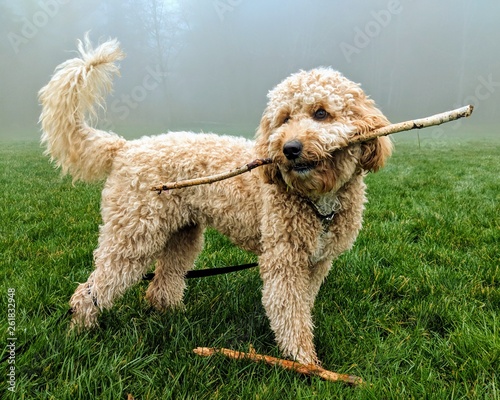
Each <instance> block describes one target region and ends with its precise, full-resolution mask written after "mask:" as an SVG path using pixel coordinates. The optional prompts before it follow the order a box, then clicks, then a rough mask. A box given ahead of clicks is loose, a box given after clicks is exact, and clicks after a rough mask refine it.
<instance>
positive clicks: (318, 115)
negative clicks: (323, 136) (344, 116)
mask: <svg viewBox="0 0 500 400" xmlns="http://www.w3.org/2000/svg"><path fill="white" fill-rule="evenodd" d="M327 117H328V113H327V112H326V110H325V109H324V108H319V109H318V110H316V111H315V112H314V114H313V118H314V119H315V120H316V121H323V120H325V119H326V118H327Z"/></svg>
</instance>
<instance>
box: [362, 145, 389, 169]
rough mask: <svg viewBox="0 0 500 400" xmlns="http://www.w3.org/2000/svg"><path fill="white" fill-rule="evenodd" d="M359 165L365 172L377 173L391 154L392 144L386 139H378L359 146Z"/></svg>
mask: <svg viewBox="0 0 500 400" xmlns="http://www.w3.org/2000/svg"><path fill="white" fill-rule="evenodd" d="M361 151H362V153H361V158H360V165H361V168H363V169H364V170H365V171H372V172H377V171H378V170H379V169H380V168H382V167H383V166H384V165H385V162H386V160H387V159H388V158H389V156H390V155H391V153H392V142H391V139H389V138H388V137H385V136H384V137H379V138H376V139H373V140H370V141H369V142H365V143H362V144H361Z"/></svg>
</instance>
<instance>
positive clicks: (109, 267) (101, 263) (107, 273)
mask: <svg viewBox="0 0 500 400" xmlns="http://www.w3.org/2000/svg"><path fill="white" fill-rule="evenodd" d="M117 226H119V225H118V224H117V221H112V223H111V221H110V222H108V223H107V224H105V225H104V226H102V228H101V233H100V236H99V246H98V248H97V249H96V250H95V251H94V262H95V270H94V271H93V272H92V274H91V275H90V277H89V279H88V280H87V282H85V283H82V284H80V285H79V286H78V288H77V289H76V291H75V293H74V294H73V296H72V297H71V300H70V306H71V308H72V311H73V316H72V321H71V327H72V328H77V329H81V328H91V327H93V326H96V325H97V316H98V314H99V312H100V311H101V310H102V309H108V308H111V307H112V305H113V302H114V301H115V300H116V299H117V298H118V297H119V296H121V295H123V293H124V292H125V290H126V289H128V288H129V287H130V286H132V285H133V284H135V283H137V282H139V281H140V280H141V278H142V276H143V275H144V273H145V272H146V271H147V269H148V268H149V267H150V265H151V263H152V262H153V260H154V258H155V257H156V256H157V255H158V254H159V253H160V251H161V248H162V246H163V244H164V243H165V239H166V236H167V235H166V232H165V231H163V230H161V229H158V228H156V229H155V228H154V225H153V224H149V223H145V222H144V223H138V224H135V225H134V226H133V229H132V228H131V229H130V230H129V231H128V232H125V231H126V228H124V227H123V226H122V227H121V230H120V229H119V228H117Z"/></svg>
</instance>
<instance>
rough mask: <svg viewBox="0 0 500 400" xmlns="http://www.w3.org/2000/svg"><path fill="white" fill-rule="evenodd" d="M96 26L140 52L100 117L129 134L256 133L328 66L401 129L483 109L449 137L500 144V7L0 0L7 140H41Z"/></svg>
mask: <svg viewBox="0 0 500 400" xmlns="http://www.w3.org/2000/svg"><path fill="white" fill-rule="evenodd" d="M87 31H90V37H91V39H92V41H93V42H94V43H95V42H98V41H103V40H105V39H107V38H109V37H113V38H114V37H116V38H118V40H119V41H120V42H121V44H122V48H123V49H124V51H125V52H126V54H127V58H126V59H125V60H124V61H122V62H121V73H122V77H121V78H117V79H116V80H115V86H114V93H113V95H112V96H109V97H108V101H107V110H106V113H105V114H103V115H102V116H101V117H100V120H99V127H101V128H103V129H110V130H114V131H116V132H117V133H119V134H121V135H123V136H125V137H127V138H137V137H140V136H143V135H145V134H156V133H160V132H166V131H168V130H194V131H202V130H203V131H205V132H207V131H213V132H217V133H226V134H235V135H245V136H247V137H251V136H253V134H254V132H255V129H256V127H257V125H258V123H259V120H260V116H261V114H262V112H263V110H264V107H265V104H266V94H267V92H268V91H269V90H270V89H271V88H272V87H273V86H274V85H276V84H277V83H279V82H280V81H281V80H283V79H284V78H285V77H287V76H288V75H289V74H290V73H293V72H296V71H298V70H300V69H310V68H313V67H316V66H332V67H333V68H335V69H338V70H339V71H341V72H342V73H344V75H346V76H347V77H348V78H349V79H351V80H353V81H355V82H360V83H361V84H362V87H363V88H364V89H365V91H366V92H367V93H368V94H369V95H370V96H371V97H372V98H373V99H374V100H375V101H376V102H377V104H378V105H379V107H380V108H381V109H382V111H383V112H384V113H385V114H386V115H387V116H388V118H389V119H390V120H391V121H393V122H398V121H402V120H406V119H412V118H416V117H424V116H428V115H431V114H435V113H438V112H442V111H445V110H448V109H451V108H455V107H458V106H461V105H465V104H469V103H470V104H473V105H474V106H475V107H476V108H475V111H474V114H473V116H472V117H471V118H470V119H468V120H466V121H462V122H461V121H458V122H455V123H452V124H447V125H446V128H445V129H446V135H454V134H459V133H460V132H462V133H463V132H464V130H467V132H469V133H470V134H473V133H474V132H477V133H480V132H488V133H489V134H490V135H500V128H499V124H498V116H499V114H500V107H499V106H500V2H499V1H498V0H483V1H473V0H439V1H435V0H418V1H417V0H413V1H412V0H407V1H405V0H401V1H398V0H380V1H363V2H361V1H356V2H354V1H345V0H309V1H306V0H293V1H290V0H288V1H285V0H281V1H278V0H178V1H175V0H141V1H119V0H87V1H76V0H31V1H30V0H0V122H1V123H0V139H33V140H38V139H39V136H40V131H39V126H38V125H37V120H38V116H39V113H40V108H39V105H38V101H37V92H38V90H39V89H40V88H41V87H42V86H43V85H45V84H46V83H47V82H48V80H49V79H50V76H51V75H52V73H53V71H54V68H55V67H56V65H58V64H59V63H61V62H63V61H65V60H66V59H68V58H72V57H74V56H76V53H75V52H74V50H75V49H76V39H79V38H80V39H81V38H83V36H84V33H85V32H87ZM432 129H433V128H429V130H428V132H427V130H426V134H427V137H428V140H436V141H437V140H439V138H440V136H441V135H442V134H443V132H444V131H443V128H442V127H440V128H434V129H433V130H432ZM408 135H414V133H409V134H408Z"/></svg>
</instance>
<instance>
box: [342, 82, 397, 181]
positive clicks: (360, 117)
mask: <svg viewBox="0 0 500 400" xmlns="http://www.w3.org/2000/svg"><path fill="white" fill-rule="evenodd" d="M352 94H353V98H354V102H353V104H352V105H351V110H352V112H353V116H354V118H353V120H352V124H353V125H354V126H355V127H356V135H363V134H364V133H366V132H369V131H373V130H375V129H378V128H382V127H383V126H387V125H389V124H390V122H389V120H388V119H387V118H386V117H385V115H384V114H382V112H381V111H380V110H379V109H378V108H377V107H376V106H375V102H374V101H373V100H371V99H370V98H368V96H366V95H365V93H364V92H363V91H362V90H359V91H355V92H354V93H352ZM361 150H362V154H361V159H360V166H361V168H363V169H364V170H365V171H372V172H377V171H378V170H379V169H380V168H382V167H383V166H384V164H385V162H386V160H387V159H388V158H389V156H390V155H391V153H392V142H391V140H390V139H389V138H388V137H379V138H376V139H373V140H370V141H369V142H365V143H362V144H361Z"/></svg>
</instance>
